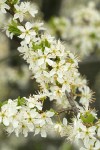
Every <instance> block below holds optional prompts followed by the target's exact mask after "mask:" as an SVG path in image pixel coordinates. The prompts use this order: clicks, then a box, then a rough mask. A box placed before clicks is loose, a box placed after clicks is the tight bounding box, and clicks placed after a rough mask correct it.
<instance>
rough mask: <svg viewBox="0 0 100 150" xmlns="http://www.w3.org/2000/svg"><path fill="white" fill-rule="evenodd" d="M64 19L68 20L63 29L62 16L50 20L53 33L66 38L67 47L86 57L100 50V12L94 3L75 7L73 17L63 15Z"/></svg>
mask: <svg viewBox="0 0 100 150" xmlns="http://www.w3.org/2000/svg"><path fill="white" fill-rule="evenodd" d="M63 20H64V21H63V22H66V23H63V30H61V29H60V27H62V18H56V17H55V18H54V19H52V20H51V21H50V23H49V26H50V27H51V28H52V30H53V32H52V33H53V34H55V35H58V37H60V38H61V39H63V40H65V41H66V42H67V47H70V49H72V51H73V52H75V53H77V54H78V55H79V56H80V57H81V58H85V57H86V56H89V55H90V54H91V53H92V52H93V51H94V50H95V52H98V50H100V43H99V41H100V36H99V32H100V13H99V11H98V10H97V9H96V8H95V5H94V3H89V5H88V6H82V7H80V8H78V9H77V10H76V9H75V11H74V12H72V16H71V19H69V18H64V17H63ZM58 27H59V28H58ZM52 30H50V31H52Z"/></svg>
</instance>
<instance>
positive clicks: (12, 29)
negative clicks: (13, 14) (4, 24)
mask: <svg viewBox="0 0 100 150" xmlns="http://www.w3.org/2000/svg"><path fill="white" fill-rule="evenodd" d="M8 30H9V31H10V32H11V33H13V34H14V35H17V36H18V35H20V34H21V31H20V30H19V29H18V28H17V23H16V22H15V21H13V20H12V22H11V24H10V25H9V28H8Z"/></svg>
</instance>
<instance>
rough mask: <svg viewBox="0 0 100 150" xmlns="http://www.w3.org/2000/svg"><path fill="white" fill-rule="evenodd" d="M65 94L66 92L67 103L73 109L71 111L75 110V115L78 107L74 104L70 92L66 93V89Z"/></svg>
mask: <svg viewBox="0 0 100 150" xmlns="http://www.w3.org/2000/svg"><path fill="white" fill-rule="evenodd" d="M65 94H66V97H67V99H68V102H69V104H70V105H71V107H72V110H73V111H74V112H75V114H76V115H77V114H78V112H79V110H78V108H77V107H76V104H75V102H74V99H73V95H72V93H68V92H67V90H66V91H65Z"/></svg>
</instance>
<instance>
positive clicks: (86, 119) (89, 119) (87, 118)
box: [81, 112, 95, 123]
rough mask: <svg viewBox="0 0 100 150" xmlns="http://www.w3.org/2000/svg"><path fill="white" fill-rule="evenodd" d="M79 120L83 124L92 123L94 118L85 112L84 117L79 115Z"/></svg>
mask: <svg viewBox="0 0 100 150" xmlns="http://www.w3.org/2000/svg"><path fill="white" fill-rule="evenodd" d="M81 119H82V121H83V122H84V123H93V122H94V120H95V117H94V116H93V115H92V114H91V113H90V112H87V113H86V114H85V115H81Z"/></svg>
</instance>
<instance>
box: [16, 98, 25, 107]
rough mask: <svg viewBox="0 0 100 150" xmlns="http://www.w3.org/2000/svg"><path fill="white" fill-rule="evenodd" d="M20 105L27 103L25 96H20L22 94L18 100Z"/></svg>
mask: <svg viewBox="0 0 100 150" xmlns="http://www.w3.org/2000/svg"><path fill="white" fill-rule="evenodd" d="M17 104H18V106H23V105H25V99H24V98H20V96H19V97H18V102H17Z"/></svg>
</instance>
